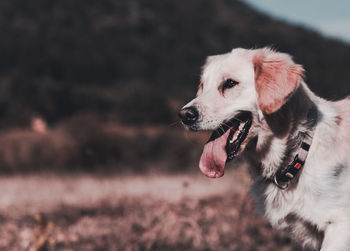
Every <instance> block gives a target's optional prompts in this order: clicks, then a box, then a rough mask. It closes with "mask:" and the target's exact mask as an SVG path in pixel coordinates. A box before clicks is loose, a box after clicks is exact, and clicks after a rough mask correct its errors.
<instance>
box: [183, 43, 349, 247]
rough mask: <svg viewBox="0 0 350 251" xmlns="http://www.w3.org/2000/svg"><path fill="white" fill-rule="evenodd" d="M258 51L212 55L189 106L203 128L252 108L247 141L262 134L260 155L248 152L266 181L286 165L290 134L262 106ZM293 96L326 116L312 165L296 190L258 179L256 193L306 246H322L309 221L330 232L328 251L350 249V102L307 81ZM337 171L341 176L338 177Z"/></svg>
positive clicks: (273, 218) (268, 212)
mask: <svg viewBox="0 0 350 251" xmlns="http://www.w3.org/2000/svg"><path fill="white" fill-rule="evenodd" d="M264 50H266V49H264ZM258 51H259V50H245V49H235V50H233V51H232V52H230V53H227V54H223V55H218V56H211V57H209V58H208V60H207V62H206V65H205V66H204V68H203V73H202V77H201V86H200V89H199V91H198V96H197V97H196V98H195V99H194V100H192V101H191V102H190V103H189V104H187V105H186V106H185V107H189V106H196V107H197V108H198V110H199V113H200V118H199V121H198V123H197V126H198V129H199V130H215V129H217V128H218V127H219V126H220V125H221V124H222V123H225V121H227V120H229V119H231V118H232V117H234V116H235V115H236V114H237V113H238V112H239V111H241V110H244V111H250V112H252V114H253V126H252V128H251V130H250V132H249V135H248V139H247V141H249V140H251V139H253V138H257V143H256V149H254V152H253V154H254V153H255V151H256V154H255V155H254V156H253V157H252V156H249V155H247V159H248V162H249V163H250V164H251V169H252V170H254V169H256V166H257V165H259V166H261V169H262V173H261V174H258V175H254V174H253V175H252V178H253V179H254V180H257V181H261V180H267V179H271V178H272V176H273V175H274V173H276V171H277V170H278V168H280V165H281V164H282V163H281V161H282V158H283V156H284V154H285V150H286V147H287V144H288V142H287V141H288V136H289V135H290V134H289V133H287V134H285V135H283V136H278V137H277V136H276V135H275V134H274V132H273V131H272V130H271V128H269V125H268V123H266V118H267V117H266V115H265V114H263V113H262V111H261V110H260V109H259V105H258V103H257V92H256V88H255V72H254V65H253V62H252V60H253V57H254V55H255V54H256V53H257V52H258ZM285 55H286V54H285ZM289 58H290V57H289ZM228 78H231V79H234V80H236V81H238V82H239V85H237V86H235V87H233V88H231V89H228V90H226V91H225V92H224V94H223V95H222V94H221V93H220V91H219V86H220V85H221V84H222V83H223V81H225V80H226V79H228ZM293 95H294V96H295V97H294V99H295V100H298V97H297V96H296V95H299V96H300V97H299V101H300V102H303V101H305V102H312V103H313V104H315V105H316V107H317V110H318V111H319V113H320V114H321V115H322V118H320V120H319V121H318V123H317V125H316V127H315V128H314V130H315V134H314V137H313V142H312V145H311V148H310V151H309V155H308V157H307V160H306V163H305V165H304V167H303V169H302V170H301V175H300V177H299V180H298V182H297V185H296V186H295V187H294V188H291V189H287V190H281V189H279V188H278V187H277V186H276V185H275V184H273V183H272V182H271V183H268V184H266V187H265V188H264V189H262V186H259V184H258V183H259V182H257V183H256V184H255V186H254V187H253V194H254V196H255V197H256V198H257V202H258V203H260V205H259V208H261V209H262V213H263V214H264V215H265V216H266V218H267V219H268V220H269V221H270V223H271V224H272V225H273V226H274V227H276V228H280V229H289V230H291V231H292V232H293V231H294V232H293V233H294V234H295V236H296V241H297V242H299V243H300V244H301V245H302V246H306V247H309V248H310V247H311V248H313V249H314V250H316V247H317V245H318V244H317V243H316V242H314V240H313V239H312V238H311V237H309V236H308V235H307V234H306V235H305V236H303V234H302V231H307V228H305V227H306V226H308V225H307V224H304V223H305V222H308V223H310V224H312V225H313V226H315V227H316V230H319V231H322V232H324V238H323V241H322V246H321V250H322V251H341V250H350V172H349V166H350V163H349V154H350V117H349V116H350V100H347V101H342V102H329V101H326V100H324V99H321V98H319V97H317V96H316V95H314V94H313V93H312V92H311V91H310V89H309V88H308V87H307V86H306V84H305V83H303V82H302V83H301V84H300V89H299V92H298V93H295V94H293ZM306 99H308V100H309V101H307V100H306ZM289 100H290V102H289V103H290V104H289V106H291V108H290V109H287V110H286V111H289V112H290V111H292V110H293V105H295V104H293V102H294V101H293V100H292V98H290V99H289ZM348 107H349V108H348ZM298 109H301V108H298ZM298 111H299V110H296V112H298ZM282 115H283V114H282ZM268 140H270V141H268ZM266 144H269V148H268V153H267V154H265V155H264V156H260V155H259V152H260V151H262V149H263V148H264V147H266ZM244 147H245V146H244ZM242 151H243V150H242ZM292 157H293V156H289V158H292ZM257 163H258V164H257ZM337 168H339V170H337ZM337 171H339V175H335V172H337ZM253 173H254V171H253ZM259 198H263V200H259ZM288 215H289V216H291V215H292V216H296V217H294V218H293V217H290V218H291V219H290V220H289V221H288ZM293 220H298V221H295V222H294V221H293ZM291 221H292V222H291ZM303 224H304V225H303ZM298 231H299V232H298ZM310 234H311V232H310ZM315 243H316V244H315Z"/></svg>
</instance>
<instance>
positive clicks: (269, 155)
mask: <svg viewBox="0 0 350 251" xmlns="http://www.w3.org/2000/svg"><path fill="white" fill-rule="evenodd" d="M316 99H317V98H316V96H315V95H314V94H313V93H312V92H311V91H310V90H309V89H308V87H307V86H306V85H305V84H301V85H300V86H299V88H298V89H297V90H296V91H295V93H293V95H292V96H291V97H290V98H289V100H288V101H287V103H286V104H285V105H284V106H283V107H282V108H281V109H280V110H279V111H278V112H276V113H274V114H271V115H264V118H263V120H262V121H261V125H260V126H259V127H260V130H259V128H258V136H257V138H256V139H255V141H254V140H253V141H252V142H251V143H250V145H248V146H247V147H248V148H249V149H248V151H247V152H249V153H248V161H250V162H251V164H252V165H251V166H253V167H255V168H252V169H251V173H252V176H253V178H263V179H272V178H273V176H274V175H275V174H276V173H277V172H278V170H280V169H281V168H284V167H286V166H287V165H288V164H289V163H291V162H292V161H293V159H294V157H295V153H296V152H297V150H298V148H299V146H300V144H301V141H302V137H301V136H302V134H301V132H308V131H310V130H314V127H315V126H316V124H317V121H318V119H319V118H320V116H319V111H318V110H317V106H316V105H315V101H316ZM261 132H265V134H262V133H261Z"/></svg>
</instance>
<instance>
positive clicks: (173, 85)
mask: <svg viewBox="0 0 350 251" xmlns="http://www.w3.org/2000/svg"><path fill="white" fill-rule="evenodd" d="M0 17H1V18H0V36H1V40H0V55H1V57H0V83H1V85H0V87H1V89H0V118H1V121H2V123H1V124H2V127H8V126H23V125H27V124H28V122H29V120H30V118H31V117H32V116H42V117H44V118H45V119H47V120H48V121H49V122H51V123H56V122H59V121H61V120H62V119H64V118H67V117H71V116H75V115H76V114H79V113H97V114H99V115H100V116H101V117H102V118H103V119H106V118H107V119H113V120H116V121H119V122H122V123H126V124H136V125H138V124H140V123H148V124H150V123H151V124H152V123H157V124H159V123H161V124H162V123H163V124H169V123H170V122H172V121H174V115H173V114H169V113H173V111H172V109H173V108H171V104H169V101H168V100H169V98H171V99H172V100H174V99H175V100H179V101H180V102H183V101H185V100H187V99H189V98H190V97H191V96H192V95H193V94H194V93H195V87H196V86H197V83H198V75H199V72H200V66H201V65H202V63H203V61H204V59H205V57H206V56H207V55H211V54H217V53H223V52H226V51H228V50H230V49H232V48H233V47H247V48H250V47H260V46H265V45H272V46H274V47H275V48H277V49H278V50H281V51H285V52H289V53H291V54H293V55H294V56H295V60H296V61H297V62H298V63H301V64H303V65H304V66H305V68H306V70H307V74H306V76H307V82H308V83H309V84H310V85H311V88H312V89H313V90H314V91H315V92H316V93H318V94H320V95H321V96H323V97H328V98H339V97H343V96H345V95H346V94H349V93H350V85H349V82H350V71H349V70H348V66H347V63H348V62H347V60H348V58H350V46H349V45H346V44H344V43H341V42H338V41H335V40H330V39H326V38H324V37H322V36H320V35H319V34H317V33H315V32H313V31H310V30H307V29H304V28H302V27H295V26H292V25H289V24H286V23H283V22H280V21H277V20H274V19H271V18H269V17H267V16H265V15H263V14H260V13H258V12H256V11H255V10H253V9H251V8H250V7H249V6H247V5H246V4H244V3H242V2H240V1H233V0H218V1H211V0H203V1H196V0H188V1H186V4H184V3H179V2H178V1H174V0H154V1H143V0H132V1H131V0H130V1H121V0H100V1H90V0H75V1H71V0H60V1H46V0H36V1H34V2H33V1H31V2H28V1H25V0H3V1H1V2H0ZM175 108H176V107H175ZM150 111H151V112H150Z"/></svg>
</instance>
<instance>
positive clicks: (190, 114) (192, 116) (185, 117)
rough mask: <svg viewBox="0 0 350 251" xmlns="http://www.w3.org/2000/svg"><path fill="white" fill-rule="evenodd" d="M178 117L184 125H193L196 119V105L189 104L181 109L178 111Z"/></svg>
mask: <svg viewBox="0 0 350 251" xmlns="http://www.w3.org/2000/svg"><path fill="white" fill-rule="evenodd" d="M179 117H180V118H181V120H182V122H183V123H184V124H185V125H193V124H194V123H196V121H197V120H198V117H199V113H198V110H197V108H196V107H194V106H191V107H187V108H184V109H182V110H181V111H180V112H179Z"/></svg>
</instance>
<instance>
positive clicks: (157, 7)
mask: <svg viewBox="0 0 350 251" xmlns="http://www.w3.org/2000/svg"><path fill="white" fill-rule="evenodd" d="M349 8H350V4H349V3H348V2H346V1H339V2H337V6H332V3H330V2H329V1H326V0H322V1H315V0H310V1H307V2H304V1H302V0H298V1H293V2H291V1H289V2H288V1H277V0H268V1H257V0H247V1H234V0H217V1H211V0H202V1H195V0H187V1H186V2H179V1H174V0H152V1H144V0H128V1H126V0H124V1H122V0H99V1H92V0H52V1H47V0H33V1H25V0H2V1H1V2H0V37H1V39H0V174H1V176H0V222H1V225H2V227H1V228H0V236H1V237H0V249H1V250H300V249H299V247H298V246H296V245H295V244H293V243H291V241H290V240H289V238H288V237H287V236H284V235H283V234H281V233H279V232H277V231H274V230H272V229H271V227H270V226H269V224H268V223H267V222H266V221H265V220H264V219H263V218H262V217H261V216H260V215H258V214H256V213H255V212H254V205H253V203H252V200H251V198H250V196H249V194H248V193H249V192H248V191H249V184H250V180H249V177H248V175H247V172H246V169H245V164H244V162H243V161H241V160H238V161H237V162H236V163H233V164H232V166H231V167H229V168H228V170H227V173H226V175H225V176H224V177H223V178H221V179H218V180H209V179H207V178H206V177H204V176H203V175H202V174H201V173H200V171H199V169H198V161H199V157H200V153H201V151H202V147H203V144H204V143H205V141H206V139H207V137H208V135H207V134H206V133H190V132H185V131H184V130H183V128H182V126H181V124H180V123H179V119H178V117H177V112H178V110H179V109H180V108H181V107H182V106H183V105H184V104H185V103H186V102H187V101H189V100H190V99H191V98H192V97H193V96H194V95H195V93H196V87H197V85H198V81H199V75H200V67H201V66H202V65H203V63H204V61H205V58H206V57H207V56H208V55H213V54H219V53H225V52H228V51H230V50H231V49H232V48H234V47H244V48H257V47H262V46H272V47H273V48H275V49H277V50H279V51H283V52H288V53H290V54H292V55H293V56H294V60H295V61H296V62H297V63H300V64H303V65H304V67H305V69H306V82H307V83H308V84H309V86H310V87H311V89H312V90H313V91H314V92H315V93H316V94H318V95H320V96H322V97H325V98H328V99H332V100H335V99H339V98H343V97H345V96H346V95H348V94H350V85H349V83H350V71H349V58H350V45H349V41H350V30H349V27H350V14H349V11H348V10H349Z"/></svg>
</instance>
